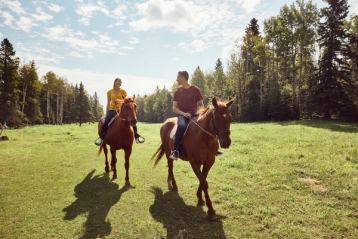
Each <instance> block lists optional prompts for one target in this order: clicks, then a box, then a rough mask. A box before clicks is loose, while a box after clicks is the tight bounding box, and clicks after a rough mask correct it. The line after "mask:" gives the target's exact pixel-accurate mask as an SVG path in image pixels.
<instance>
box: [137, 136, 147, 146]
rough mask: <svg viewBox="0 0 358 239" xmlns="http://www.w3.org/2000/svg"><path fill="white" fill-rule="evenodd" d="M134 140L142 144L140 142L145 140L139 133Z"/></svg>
mask: <svg viewBox="0 0 358 239" xmlns="http://www.w3.org/2000/svg"><path fill="white" fill-rule="evenodd" d="M135 142H136V143H137V144H142V143H144V142H145V138H144V137H142V136H140V135H138V137H137V138H135Z"/></svg>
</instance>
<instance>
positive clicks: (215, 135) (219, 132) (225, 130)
mask: <svg viewBox="0 0 358 239" xmlns="http://www.w3.org/2000/svg"><path fill="white" fill-rule="evenodd" d="M191 122H193V123H194V124H195V125H196V126H198V127H199V129H201V130H202V131H203V132H204V133H206V134H208V135H209V136H211V137H213V138H218V137H219V136H220V135H221V134H224V133H230V129H223V130H221V131H219V130H218V129H217V127H216V125H215V114H214V112H213V115H212V117H211V123H212V124H213V127H214V134H213V133H211V132H209V131H208V130H206V129H204V128H203V127H201V126H200V125H199V124H198V123H197V122H195V121H194V120H193V119H192V118H190V122H189V124H190V123H191ZM188 128H189V125H188V127H186V130H185V132H184V135H185V133H186V131H187V130H188Z"/></svg>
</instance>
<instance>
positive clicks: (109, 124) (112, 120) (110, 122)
mask: <svg viewBox="0 0 358 239" xmlns="http://www.w3.org/2000/svg"><path fill="white" fill-rule="evenodd" d="M118 115H119V114H116V116H114V117H113V118H112V119H111V121H109V123H108V127H109V126H111V124H112V123H113V122H114V120H115V119H116V118H117V117H118Z"/></svg>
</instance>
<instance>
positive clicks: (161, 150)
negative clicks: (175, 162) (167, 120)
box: [151, 144, 165, 167]
mask: <svg viewBox="0 0 358 239" xmlns="http://www.w3.org/2000/svg"><path fill="white" fill-rule="evenodd" d="M164 152H165V151H164V148H163V144H161V145H160V146H159V148H158V149H157V151H156V152H155V153H154V154H153V156H152V158H151V160H153V159H154V158H155V162H154V166H153V167H155V166H157V164H158V163H159V160H160V159H161V158H162V157H163V155H164Z"/></svg>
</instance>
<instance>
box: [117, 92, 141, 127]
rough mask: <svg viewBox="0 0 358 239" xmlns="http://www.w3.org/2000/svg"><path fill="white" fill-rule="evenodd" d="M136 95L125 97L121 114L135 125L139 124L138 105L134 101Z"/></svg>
mask: <svg viewBox="0 0 358 239" xmlns="http://www.w3.org/2000/svg"><path fill="white" fill-rule="evenodd" d="M134 99H135V97H134V96H133V97H127V98H125V99H124V101H123V104H122V107H121V111H120V113H119V116H120V117H121V118H123V119H126V120H128V122H129V123H130V124H131V125H132V126H135V125H136V124H137V105H136V103H135V101H134Z"/></svg>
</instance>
